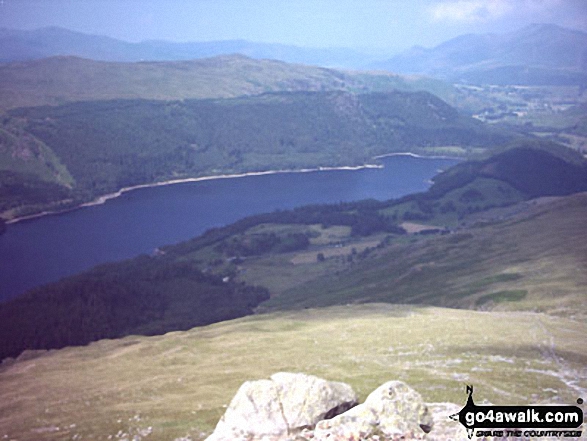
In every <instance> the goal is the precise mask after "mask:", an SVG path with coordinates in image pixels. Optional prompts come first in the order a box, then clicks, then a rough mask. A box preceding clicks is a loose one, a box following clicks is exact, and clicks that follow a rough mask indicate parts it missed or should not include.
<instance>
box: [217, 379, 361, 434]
mask: <svg viewBox="0 0 587 441" xmlns="http://www.w3.org/2000/svg"><path fill="white" fill-rule="evenodd" d="M356 404H357V396H356V394H355V392H354V391H353V389H352V388H351V387H350V386H349V385H348V384H345V383H338V382H331V381H326V380H323V379H321V378H318V377H315V376H312V375H305V374H292V373H285V372H281V373H277V374H274V375H272V376H271V379H269V380H257V381H247V382H245V383H243V385H242V386H241V387H240V388H239V390H238V392H237V393H236V395H235V396H234V398H233V399H232V401H231V403H230V405H229V406H228V408H227V409H226V412H225V414H224V416H223V417H222V418H221V419H220V421H219V422H218V425H217V426H216V429H215V430H214V433H213V434H212V435H210V436H209V437H208V438H207V440H206V441H245V440H246V441H254V440H259V441H260V440H264V441H265V440H267V441H268V440H286V439H294V437H295V435H296V434H298V433H300V432H301V431H302V430H304V429H310V428H313V427H314V426H315V425H316V423H317V422H318V421H321V420H324V419H327V418H332V417H334V416H336V415H338V414H340V413H342V412H344V411H346V410H348V409H350V408H352V407H353V406H355V405H356Z"/></svg>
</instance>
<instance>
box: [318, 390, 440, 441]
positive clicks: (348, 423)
mask: <svg viewBox="0 0 587 441" xmlns="http://www.w3.org/2000/svg"><path fill="white" fill-rule="evenodd" d="M432 427H433V419H432V414H431V413H430V411H429V409H428V407H427V406H426V404H425V403H424V401H423V400H422V397H421V396H420V394H419V393H418V392H416V391H415V390H414V389H412V388H411V387H409V386H408V385H407V384H405V383H403V382H401V381H389V382H387V383H385V384H383V385H382V386H380V387H378V388H377V389H375V391H373V392H372V393H371V394H370V395H369V396H368V397H367V399H366V400H365V402H364V403H363V404H360V405H358V406H356V407H354V408H352V409H350V410H348V411H347V412H345V413H343V414H341V415H338V416H337V417H335V418H332V419H331V420H324V421H320V422H319V423H318V424H317V425H316V429H315V430H314V432H313V434H312V435H313V436H311V437H310V438H309V439H313V440H315V441H335V440H363V439H373V440H375V439H377V440H396V439H413V440H416V439H425V437H426V434H427V433H428V432H430V431H431V430H432Z"/></svg>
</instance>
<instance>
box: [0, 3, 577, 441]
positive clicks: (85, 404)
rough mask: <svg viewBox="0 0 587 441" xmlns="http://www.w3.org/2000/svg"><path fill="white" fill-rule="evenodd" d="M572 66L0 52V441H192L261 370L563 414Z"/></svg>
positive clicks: (26, 34) (514, 38) (23, 47)
mask: <svg viewBox="0 0 587 441" xmlns="http://www.w3.org/2000/svg"><path fill="white" fill-rule="evenodd" d="M88 1H90V0H88ZM1 3H2V5H0V8H4V7H5V5H4V2H1ZM253 3H254V2H253ZM432 3H434V2H430V5H429V6H430V7H431V5H432ZM465 3H466V2H452V3H449V2H445V3H443V5H444V6H443V7H444V8H445V9H442V10H439V9H437V10H436V14H437V15H438V14H440V13H441V12H442V11H444V12H445V13H446V11H450V10H453V11H454V9H450V7H452V8H455V7H457V6H463V5H464V4H465ZM8 6H9V7H12V6H11V5H8ZM437 6H438V5H437ZM449 6H450V7H449ZM3 10H4V9H3ZM439 11H440V12H439ZM475 11H477V10H475ZM504 11H505V10H504ZM490 12H491V11H489V10H487V11H486V13H487V14H489V13H490ZM428 13H429V14H430V13H432V9H430V10H428ZM477 13H479V11H477ZM503 13H505V12H503ZM420 16H421V17H424V15H422V14H420ZM481 18H483V17H481V15H479V17H477V20H481ZM437 19H438V17H437ZM484 19H486V17H484ZM0 21H1V16H0ZM345 32H346V31H345ZM348 32H350V30H348ZM586 50H587V34H586V33H585V32H583V31H580V30H576V29H566V28H563V27H561V26H559V25H558V24H555V23H544V24H526V25H525V27H521V28H519V29H517V30H514V31H511V30H510V31H509V32H503V33H500V34H495V33H479V34H462V35H460V36H457V37H456V38H451V39H449V40H446V41H445V42H443V43H440V44H437V45H436V46H434V47H430V48H424V47H422V46H414V47H412V48H411V49H407V50H405V51H403V52H401V53H397V54H395V55H393V56H389V55H385V56H384V55H383V53H384V52H383V50H382V51H380V52H377V51H375V50H373V51H372V52H369V54H367V52H362V51H359V50H347V49H340V48H329V49H312V48H309V47H296V46H293V45H285V44H280V43H253V42H250V41H247V40H226V41H212V40H210V41H203V42H195V43H194V42H192V43H189V42H184V43H178V42H174V43H171V42H164V41H142V42H134V43H131V42H123V41H120V40H116V39H115V38H111V37H105V36H96V35H87V34H83V33H80V32H74V31H68V30H65V29H61V28H58V27H49V28H45V29H37V30H35V31H29V30H9V29H0V61H2V62H1V63H0V78H2V81H0V235H1V236H0V252H1V253H0V257H2V259H3V260H2V259H0V272H1V273H0V290H2V291H0V439H2V440H4V439H6V440H15V441H16V440H19V441H27V440H30V441H38V440H55V441H57V440H66V439H67V440H82V439H103V440H126V441H130V440H132V441H141V440H147V441H148V440H174V441H204V440H205V439H206V438H207V436H208V435H210V433H211V432H212V431H213V429H214V427H215V425H216V423H217V422H218V420H219V418H220V417H221V416H222V415H223V413H224V411H225V410H226V408H227V406H228V404H229V402H230V400H231V398H232V397H233V395H234V393H235V392H236V390H237V389H238V388H239V386H240V385H241V384H242V383H243V382H245V381H248V380H255V379H261V378H268V377H269V376H271V375H272V374H274V373H276V372H280V371H283V372H303V373H306V374H311V375H316V376H319V377H323V378H325V379H328V380H334V381H343V382H346V383H348V384H349V385H351V386H352V387H353V388H354V390H355V391H357V393H358V396H359V400H360V401H363V400H364V399H365V398H366V397H367V395H368V394H369V393H370V392H371V391H372V390H373V389H375V388H376V387H377V386H379V385H380V384H382V383H384V382H386V381H389V380H401V381H405V382H406V383H407V384H409V385H410V386H411V387H413V388H414V389H416V390H417V391H418V392H419V393H420V394H421V395H422V396H423V398H424V400H425V401H426V402H427V403H429V405H430V408H433V409H448V408H449V407H450V406H451V403H455V404H458V405H459V406H460V405H461V404H463V403H465V400H466V395H465V392H464V391H465V385H473V386H474V388H475V399H476V401H477V403H484V404H488V403H493V404H497V405H526V404H545V405H549V404H550V405H554V404H560V405H574V404H578V405H581V404H582V403H580V400H578V399H584V398H585V396H586V395H587V368H586V367H587V343H586V341H585V335H586V334H587V306H586V305H587V303H586V300H587V299H586V296H587V291H586V288H585V287H586V286H587V223H586V222H585V219H587V159H586V157H587V131H586V130H587V128H586V127H587V125H586V122H587V119H586V118H587V117H586V109H587V95H585V86H586V83H585V81H586V79H587V74H586V68H585V54H587V52H586ZM376 54H379V55H376ZM82 57H84V58H82ZM269 58H270V59H269ZM334 66H337V67H334ZM357 68H361V69H362V70H349V69H357ZM302 172H304V173H302ZM171 184H173V185H171ZM103 202H104V203H103ZM84 206H85V207H86V208H83V209H79V210H78V209H77V208H79V207H84ZM47 213H62V214H56V215H54V216H45V214H47ZM36 217H41V218H40V219H35V218H36ZM162 230H164V231H162ZM70 252H71V253H70ZM5 256H8V257H5ZM12 279H14V280H12ZM16 279H18V281H17V280H16ZM13 282H14V283H13ZM280 405H281V402H280ZM583 408H584V406H583ZM282 412H283V409H282ZM284 418H285V417H284ZM446 424H453V422H448V421H447V422H446ZM454 424H457V423H456V422H455V423H454ZM420 427H421V428H422V429H423V430H424V428H423V427H422V426H420ZM288 430H289V426H288ZM426 430H427V429H426ZM437 430H440V431H441V430H442V427H441V428H440V429H438V428H437ZM439 433H442V432H438V431H437V432H436V433H435V432H434V428H432V432H430V434H429V435H426V438H424V439H430V440H431V441H433V440H437V439H442V435H439ZM422 436H424V435H422ZM300 439H301V438H300ZM408 439H412V438H409V436H408ZM479 439H481V438H479ZM243 440H244V438H243ZM303 440H304V441H307V439H306V438H303ZM252 441H254V440H252ZM288 441H290V440H289V439H288Z"/></svg>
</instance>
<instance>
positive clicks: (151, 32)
mask: <svg viewBox="0 0 587 441" xmlns="http://www.w3.org/2000/svg"><path fill="white" fill-rule="evenodd" d="M531 23H555V24H558V25H561V26H564V27H569V28H573V29H580V30H583V31H587V0H0V27H4V28H11V29H27V30H30V29H36V28H41V27H45V26H59V27H63V28H67V29H71V30H74V31H80V32H84V33H89V34H95V35H106V36H110V37H114V38H117V39H121V40H125V41H131V42H138V41H143V40H168V41H180V42H181V41H213V40H234V39H244V40H250V41H255V42H266V43H282V44H288V45H296V46H303V47H349V48H357V49H375V48H381V49H389V50H394V51H400V50H404V49H407V48H409V47H411V46H414V45H420V46H424V47H433V46H435V45H437V44H440V43H442V42H443V41H446V40H448V39H450V38H453V37H456V36H458V35H462V34H466V33H486V32H497V33H502V32H509V31H514V30H516V29H519V28H521V27H523V26H526V25H528V24H531Z"/></svg>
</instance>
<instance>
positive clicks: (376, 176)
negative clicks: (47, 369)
mask: <svg viewBox="0 0 587 441" xmlns="http://www.w3.org/2000/svg"><path fill="white" fill-rule="evenodd" d="M380 162H381V164H383V165H384V167H383V168H366V169H360V170H328V171H316V172H307V173H277V174H268V175H260V176H246V177H239V178H230V179H214V180H208V181H200V182H189V183H181V184H174V185H167V186H160V187H150V188H142V189H138V190H133V191H129V192H127V193H123V194H122V195H121V196H120V197H118V198H115V199H110V200H108V201H106V203H104V204H101V205H94V206H90V207H84V208H80V209H77V210H73V211H69V212H67V213H62V214H55V215H49V216H43V217H40V218H36V219H30V220H26V221H21V222H18V223H15V224H11V225H8V230H7V231H6V233H5V234H3V235H1V236H0V301H3V300H7V299H9V298H11V297H14V296H16V295H18V294H20V293H22V292H24V291H26V290H27V289H30V288H32V287H35V286H39V285H42V284H45V283H48V282H52V281H56V280H59V279H60V278H62V277H65V276H68V275H72V274H75V273H78V272H80V271H82V270H84V269H87V268H90V267H92V266H95V265H97V264H99V263H104V262H109V261H116V260H122V259H126V258H129V257H133V256H136V255H139V254H143V253H147V254H150V253H152V252H153V251H154V249H155V248H157V247H158V246H161V245H165V244H172V243H177V242H180V241H183V240H186V239H189V238H192V237H194V236H197V235H199V234H201V233H203V232H204V231H206V230H207V229H209V228H212V227H217V226H222V225H226V224H229V223H232V222H234V221H236V220H238V219H240V218H243V217H245V216H249V215H252V214H259V213H264V212H271V211H274V210H277V209H287V208H293V207H297V206H301V205H307V204H317V203H337V202H341V201H345V202H346V201H355V200H360V199H369V198H371V199H378V200H387V199H392V198H397V197H400V196H403V195H406V194H410V193H415V192H419V191H424V190H426V189H427V188H428V187H429V186H430V179H431V178H432V177H433V176H434V175H436V174H437V173H438V172H439V170H442V169H446V168H448V167H450V166H452V165H454V164H456V162H457V161H456V160H454V159H440V158H416V157H412V156H407V155H401V156H390V157H386V158H381V159H380Z"/></svg>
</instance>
